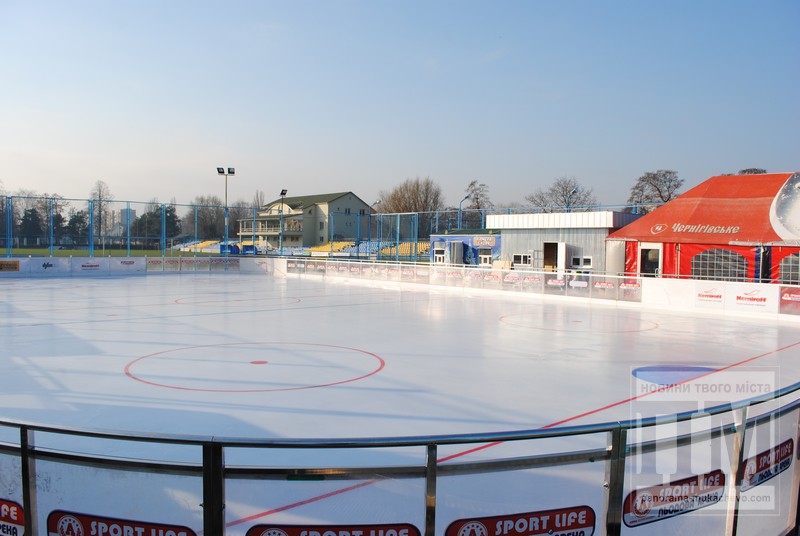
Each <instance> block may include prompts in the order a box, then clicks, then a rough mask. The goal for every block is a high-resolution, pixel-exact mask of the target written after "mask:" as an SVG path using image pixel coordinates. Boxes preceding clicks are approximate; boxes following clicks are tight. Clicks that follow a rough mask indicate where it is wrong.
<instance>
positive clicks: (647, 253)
mask: <svg viewBox="0 0 800 536" xmlns="http://www.w3.org/2000/svg"><path fill="white" fill-rule="evenodd" d="M662 246H663V244H658V243H653V242H642V243H641V244H639V275H641V276H642V277H660V276H661V258H662V254H661V249H662Z"/></svg>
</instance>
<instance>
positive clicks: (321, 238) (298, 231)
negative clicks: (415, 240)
mask: <svg viewBox="0 0 800 536" xmlns="http://www.w3.org/2000/svg"><path fill="white" fill-rule="evenodd" d="M371 211H372V209H371V207H370V205H369V204H367V203H365V202H364V201H363V200H362V199H361V198H360V197H358V196H357V195H356V194H354V193H353V192H335V193H329V194H316V195H301V196H294V197H288V196H286V197H279V198H278V199H275V200H274V201H271V202H269V203H267V204H266V205H264V206H263V207H262V208H261V209H259V210H258V211H256V214H255V216H254V217H253V218H247V219H241V220H239V221H238V226H237V229H238V230H237V233H236V234H237V237H238V239H239V241H240V242H242V243H248V242H250V241H253V242H254V243H255V245H257V246H259V247H265V248H267V249H278V248H298V247H312V246H321V245H325V244H327V243H328V242H329V241H336V240H340V239H344V238H346V237H352V236H359V235H360V236H366V235H367V231H368V226H369V218H368V215H369V214H370V213H371ZM334 216H335V225H336V226H337V227H338V229H337V228H332V227H331V225H332V223H333V222H334Z"/></svg>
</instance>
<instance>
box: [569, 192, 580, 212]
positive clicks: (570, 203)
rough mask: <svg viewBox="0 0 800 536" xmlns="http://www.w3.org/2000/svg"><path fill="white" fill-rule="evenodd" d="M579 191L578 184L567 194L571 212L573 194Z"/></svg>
mask: <svg viewBox="0 0 800 536" xmlns="http://www.w3.org/2000/svg"><path fill="white" fill-rule="evenodd" d="M577 193H578V187H577V186H576V187H575V188H573V189H572V190H571V191H570V192H569V193H568V194H567V212H571V210H572V196H573V195H575V194H577Z"/></svg>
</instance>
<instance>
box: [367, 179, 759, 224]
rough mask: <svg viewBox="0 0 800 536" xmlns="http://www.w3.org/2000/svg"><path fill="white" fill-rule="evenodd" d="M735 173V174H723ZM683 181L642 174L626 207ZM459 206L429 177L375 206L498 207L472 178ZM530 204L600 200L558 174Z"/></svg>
mask: <svg viewBox="0 0 800 536" xmlns="http://www.w3.org/2000/svg"><path fill="white" fill-rule="evenodd" d="M766 172H767V170H765V169H762V168H747V169H742V170H740V171H739V172H738V173H737V174H738V175H754V174H760V173H766ZM722 175H733V173H722ZM683 183H684V180H683V179H681V178H680V177H678V173H677V172H676V171H673V170H670V169H659V170H657V171H647V172H645V173H643V174H642V175H641V176H639V177H638V178H637V179H636V180H635V181H634V183H633V185H632V186H631V189H630V195H629V197H628V200H627V202H626V207H625V209H624V210H626V211H629V212H636V213H639V214H644V213H647V212H650V211H652V210H653V209H654V208H656V207H658V206H660V205H662V204H664V203H666V202H668V201H671V200H672V199H675V198H676V197H677V196H678V195H680V193H681V192H680V189H681V187H682V186H683ZM464 193H465V195H464V198H463V199H462V200H461V201H460V203H459V205H458V206H452V205H447V204H445V202H444V196H443V194H442V190H441V188H440V187H439V185H438V184H437V183H436V182H435V181H434V180H433V179H431V178H430V177H426V178H424V179H422V178H420V177H417V178H416V179H406V180H405V182H403V183H402V184H400V185H399V186H396V187H395V188H394V189H392V190H388V191H382V192H380V195H379V198H378V202H377V203H376V205H375V208H376V210H377V211H378V212H383V213H402V212H437V211H442V210H456V209H465V210H478V209H492V208H495V205H494V203H492V201H491V199H490V196H489V186H488V185H486V184H485V183H482V182H479V181H477V180H472V181H470V182H469V183H468V184H467V187H466V188H464ZM525 201H526V202H527V203H528V205H526V206H529V207H531V208H533V209H535V210H537V211H539V212H564V211H567V212H571V211H575V212H578V211H581V212H585V211H589V210H595V209H596V208H597V207H598V206H599V203H598V201H597V197H596V196H595V195H594V191H593V189H592V188H586V187H585V186H584V185H583V184H582V183H581V182H580V180H578V179H577V178H576V177H566V176H564V177H559V178H556V179H555V180H553V182H552V183H551V184H550V185H549V186H546V187H542V188H538V189H537V190H535V191H534V192H532V193H530V194H528V195H526V196H525Z"/></svg>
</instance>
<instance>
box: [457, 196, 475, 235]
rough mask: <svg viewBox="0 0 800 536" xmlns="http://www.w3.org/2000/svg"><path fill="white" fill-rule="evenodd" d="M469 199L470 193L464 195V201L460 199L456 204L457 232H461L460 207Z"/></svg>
mask: <svg viewBox="0 0 800 536" xmlns="http://www.w3.org/2000/svg"><path fill="white" fill-rule="evenodd" d="M470 197H472V194H471V193H469V194H467V195H465V196H464V199H462V200H461V202H460V203H459V204H458V230H459V231H461V205H462V204H463V203H464V201H466V200H467V199H469V198H470Z"/></svg>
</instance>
